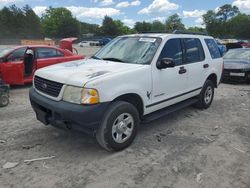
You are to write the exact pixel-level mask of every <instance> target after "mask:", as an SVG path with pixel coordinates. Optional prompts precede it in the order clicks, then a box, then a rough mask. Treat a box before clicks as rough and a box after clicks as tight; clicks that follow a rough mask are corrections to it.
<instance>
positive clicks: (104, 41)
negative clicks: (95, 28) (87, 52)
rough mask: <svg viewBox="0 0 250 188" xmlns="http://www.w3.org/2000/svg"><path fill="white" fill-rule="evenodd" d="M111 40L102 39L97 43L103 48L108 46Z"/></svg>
mask: <svg viewBox="0 0 250 188" xmlns="http://www.w3.org/2000/svg"><path fill="white" fill-rule="evenodd" d="M111 40H112V39H110V38H102V39H101V40H99V43H100V45H101V46H105V45H106V44H108V43H109V42H110V41H111Z"/></svg>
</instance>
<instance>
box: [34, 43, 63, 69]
mask: <svg viewBox="0 0 250 188" xmlns="http://www.w3.org/2000/svg"><path fill="white" fill-rule="evenodd" d="M60 57H61V55H60V54H58V52H57V50H56V49H55V48H46V47H40V48H36V69H40V68H43V67H46V66H49V65H53V64H57V63H59V62H60Z"/></svg>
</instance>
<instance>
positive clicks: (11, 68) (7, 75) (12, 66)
mask: <svg viewBox="0 0 250 188" xmlns="http://www.w3.org/2000/svg"><path fill="white" fill-rule="evenodd" d="M25 51H26V47H23V48H19V49H16V50H15V51H13V52H12V53H11V54H10V55H9V56H8V57H6V58H7V61H6V62H3V63H2V65H1V67H2V74H3V80H4V82H5V83H7V84H11V85H20V84H21V85H22V84H24V64H23V58H24V53H25Z"/></svg>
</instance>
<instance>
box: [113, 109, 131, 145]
mask: <svg viewBox="0 0 250 188" xmlns="http://www.w3.org/2000/svg"><path fill="white" fill-rule="evenodd" d="M133 129H134V119H133V117H132V115H131V114H129V113H123V114H121V115H119V116H118V117H117V118H116V120H115V121H114V123H113V126H112V137H113V139H114V141H115V142H116V143H119V144H121V143H124V142H126V141H127V140H128V139H129V138H130V137H131V135H132V133H133Z"/></svg>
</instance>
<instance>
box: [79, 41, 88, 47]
mask: <svg viewBox="0 0 250 188" xmlns="http://www.w3.org/2000/svg"><path fill="white" fill-rule="evenodd" d="M78 45H79V46H80V47H86V46H90V42H89V41H82V42H80V43H79V44H78Z"/></svg>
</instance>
